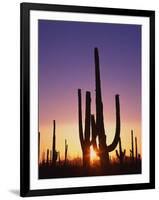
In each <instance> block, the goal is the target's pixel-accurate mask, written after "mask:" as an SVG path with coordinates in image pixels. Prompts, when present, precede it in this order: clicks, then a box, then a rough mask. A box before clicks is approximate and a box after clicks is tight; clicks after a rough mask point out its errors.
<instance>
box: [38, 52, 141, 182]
mask: <svg viewBox="0 0 159 200" xmlns="http://www.w3.org/2000/svg"><path fill="white" fill-rule="evenodd" d="M94 58H95V109H96V113H95V114H94V113H91V92H90V91H86V97H85V127H84V129H83V122H82V95H81V89H78V127H79V140H80V145H81V150H82V158H79V157H78V158H73V159H69V157H68V143H67V139H65V143H64V144H65V146H64V147H65V148H64V157H63V159H61V157H60V152H58V151H57V150H56V123H55V120H53V135H52V150H50V149H47V150H46V152H43V153H42V159H41V161H40V132H39V134H38V159H39V178H42V179H43V178H59V177H60V178H63V177H80V176H103V175H119V174H136V173H141V156H140V154H138V144H137V137H135V151H134V132H133V130H131V137H130V138H131V144H130V146H131V148H130V156H126V149H124V150H122V138H121V133H120V132H121V130H120V127H121V120H120V98H119V94H116V95H115V108H116V129H115V134H114V139H113V141H112V143H111V144H109V145H107V135H106V130H105V125H104V113H103V101H102V90H101V79H100V65H99V53H98V49H97V48H95V49H94ZM92 96H93V95H92ZM61 142H62V141H61ZM117 145H118V147H119V150H117V149H116V148H117ZM91 146H92V147H93V149H94V151H95V152H96V155H97V158H98V159H95V160H93V162H92V161H91V157H90V156H91V148H92V147H91ZM70 151H71V146H69V152H70ZM110 152H115V153H116V154H115V155H116V157H110V155H109V154H110ZM128 152H129V151H128Z"/></svg>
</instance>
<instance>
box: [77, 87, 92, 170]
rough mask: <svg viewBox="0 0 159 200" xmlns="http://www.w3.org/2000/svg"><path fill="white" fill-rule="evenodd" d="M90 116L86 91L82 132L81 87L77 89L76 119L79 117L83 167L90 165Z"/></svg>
mask: <svg viewBox="0 0 159 200" xmlns="http://www.w3.org/2000/svg"><path fill="white" fill-rule="evenodd" d="M90 118H91V94H90V92H88V91H87V92H86V108H85V130H84V132H83V125H82V100H81V89H78V119H79V139H80V143H81V148H82V153H83V167H85V168H88V167H89V166H90V146H91V139H90Z"/></svg>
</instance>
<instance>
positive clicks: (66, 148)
mask: <svg viewBox="0 0 159 200" xmlns="http://www.w3.org/2000/svg"><path fill="white" fill-rule="evenodd" d="M67 152H68V144H67V140H65V164H66V162H67Z"/></svg>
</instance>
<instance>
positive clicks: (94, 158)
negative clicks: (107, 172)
mask: <svg viewBox="0 0 159 200" xmlns="http://www.w3.org/2000/svg"><path fill="white" fill-rule="evenodd" d="M90 158H91V160H92V161H93V160H97V154H96V152H95V151H94V149H93V148H92V147H91V148H90Z"/></svg>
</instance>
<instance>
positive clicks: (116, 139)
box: [107, 95, 120, 152]
mask: <svg viewBox="0 0 159 200" xmlns="http://www.w3.org/2000/svg"><path fill="white" fill-rule="evenodd" d="M115 102H116V131H115V137H114V140H113V142H112V143H111V144H110V145H108V146H107V150H108V152H111V151H113V150H114V149H115V148H116V146H117V144H118V141H119V138H120V102H119V95H115Z"/></svg>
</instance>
